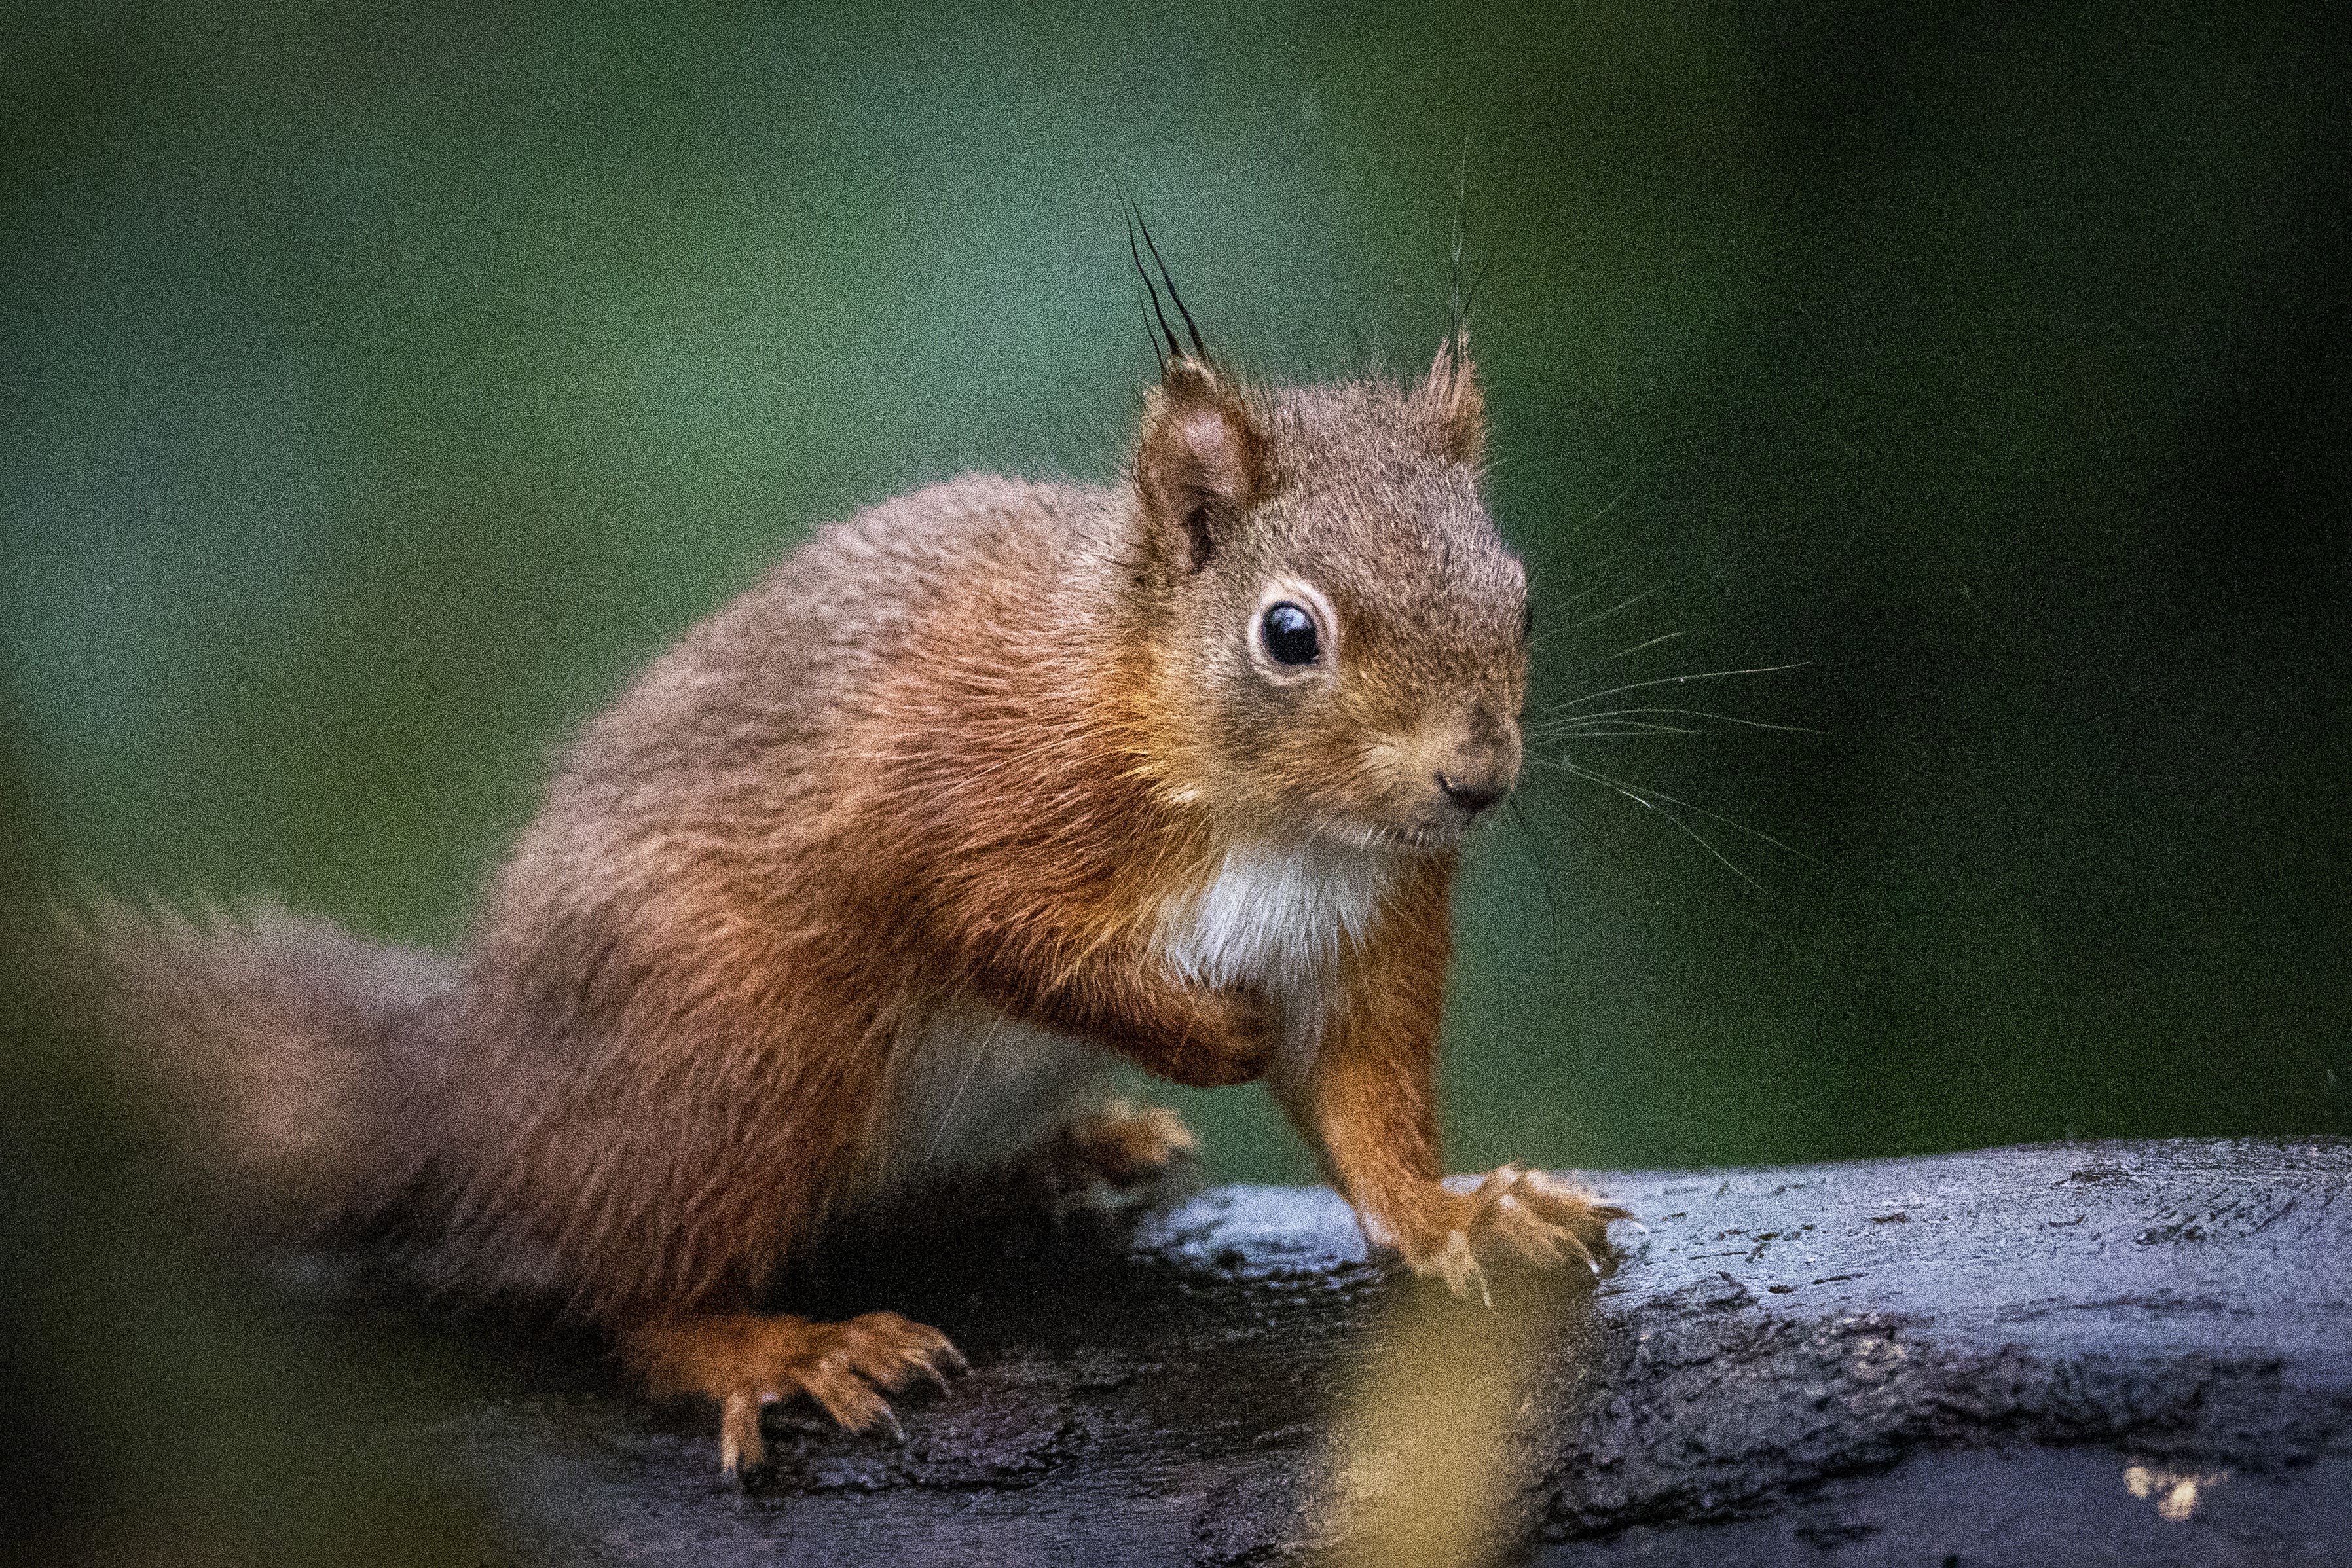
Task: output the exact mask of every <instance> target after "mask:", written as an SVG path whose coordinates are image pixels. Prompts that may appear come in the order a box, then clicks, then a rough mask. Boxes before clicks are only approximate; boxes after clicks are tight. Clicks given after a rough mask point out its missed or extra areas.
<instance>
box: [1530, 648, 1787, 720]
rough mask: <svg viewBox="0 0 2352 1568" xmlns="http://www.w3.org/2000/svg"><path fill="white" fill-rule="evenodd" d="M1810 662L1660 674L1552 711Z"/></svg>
mask: <svg viewBox="0 0 2352 1568" xmlns="http://www.w3.org/2000/svg"><path fill="white" fill-rule="evenodd" d="M1811 662H1812V661H1811V660H1810V659H1799V660H1798V661H1797V662H1796V663H1794V664H1758V665H1756V666H1755V667H1754V668H1752V669H1746V670H1705V671H1701V672H1699V673H1697V674H1688V675H1661V676H1659V677H1658V678H1657V679H1656V680H1654V681H1634V682H1632V683H1630V684H1628V685H1622V686H1611V687H1610V688H1609V689H1608V690H1607V691H1601V692H1587V693H1586V694H1585V695H1582V696H1580V697H1575V698H1572V699H1570V701H1568V702H1564V703H1562V704H1560V706H1559V708H1558V709H1555V710H1554V711H1555V712H1565V711H1567V710H1568V709H1570V708H1572V707H1581V706H1583V705H1584V704H1586V703H1597V702H1599V701H1600V700H1601V698H1602V697H1613V696H1615V695H1617V694H1618V693H1620V692H1638V691H1641V690H1643V689H1644V688H1646V687H1649V686H1672V685H1681V684H1682V683H1683V682H1685V681H1720V680H1727V679H1729V678H1730V677H1732V676H1734V675H1774V674H1780V672H1781V671H1783V670H1801V669H1803V668H1804V667H1805V666H1806V665H1807V664H1811Z"/></svg>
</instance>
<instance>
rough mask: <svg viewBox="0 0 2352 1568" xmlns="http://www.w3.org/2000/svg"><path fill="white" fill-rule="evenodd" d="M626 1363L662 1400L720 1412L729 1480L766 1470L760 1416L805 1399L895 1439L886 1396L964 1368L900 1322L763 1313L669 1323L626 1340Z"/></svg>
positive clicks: (887, 1315)
mask: <svg viewBox="0 0 2352 1568" xmlns="http://www.w3.org/2000/svg"><path fill="white" fill-rule="evenodd" d="M621 1354H623V1356H624V1357H625V1359H626V1360H627V1361H628V1362H629V1364H631V1365H632V1366H634V1367H635V1369H636V1371H637V1372H638V1373H640V1374H641V1375H643V1376H644V1377H645V1379H646V1383H647V1384H648V1385H650V1386H651V1387H652V1389H653V1391H654V1392H655V1393H656V1394H657V1395H671V1394H699V1395H702V1396H706V1397H708V1398H709V1399H711V1400H713V1401H715V1402H717V1404H718V1405H719V1463H720V1464H721V1465H722V1466H724V1467H725V1469H726V1470H727V1473H728V1474H729V1475H736V1474H739V1473H740V1472H741V1471H742V1470H743V1469H746V1468H749V1467H751V1466H756V1465H758V1464H760V1463H761V1461H762V1460H763V1459H765V1458H766V1457H767V1446H766V1445H765V1444H764V1443H762V1442H761V1439H760V1410H761V1406H767V1405H772V1404H774V1403H776V1402H777V1401H779V1400H782V1399H786V1398H790V1397H791V1396H793V1395H795V1394H805V1395H807V1396H809V1397H810V1398H812V1399H814V1400H815V1401H816V1402H817V1403H818V1404H819V1405H821V1406H824V1410H825V1413H826V1414H827V1415H829V1416H832V1417H833V1418H834V1419H835V1421H838V1422H840V1423H841V1424H842V1425H843V1426H844V1427H848V1428H849V1429H850V1430H851V1431H853V1432H862V1431H866V1430H868V1429H869V1428H871V1427H890V1428H892V1429H893V1430H896V1429H897V1427H898V1418H897V1417H896V1416H892V1415H891V1414H890V1406H889V1404H888V1402H887V1401H886V1400H885V1399H884V1398H883V1397H882V1396H883V1394H884V1393H896V1392H898V1390H899V1389H901V1388H903V1387H905V1386H906V1385H908V1383H910V1382H912V1381H913V1380H914V1379H915V1378H916V1377H917V1376H918V1375H920V1376H925V1377H929V1379H931V1381H933V1382H934V1383H937V1384H939V1385H940V1386H941V1387H943V1388H944V1387H945V1386H946V1385H947V1374H948V1373H949V1372H950V1371H951V1370H952V1371H961V1369H962V1368H963V1366H964V1365H965V1362H964V1358H963V1353H962V1352H961V1351H959V1350H957V1349H956V1347H955V1346H954V1345H952V1344H950V1343H948V1338H947V1336H946V1335H945V1334H943V1333H940V1331H939V1330H937V1329H934V1328H926V1327H925V1326H924V1325H922V1324H921V1323H918V1322H909V1321H908V1320H907V1319H905V1318H902V1317H900V1316H899V1315H898V1313H896V1312H866V1313H865V1314H863V1315H862V1316H859V1317H855V1318H851V1319H850V1320H849V1321H848V1322H838V1323H819V1322H810V1321H809V1320H808V1319H806V1318H795V1317H776V1316H772V1315H769V1314H767V1313H762V1312H702V1313H696V1314H692V1315H686V1316H677V1317H663V1318H656V1319H653V1320H650V1321H648V1322H643V1323H640V1324H638V1325H637V1326H636V1327H635V1328H634V1329H632V1330H630V1331H629V1332H627V1333H625V1334H623V1335H622V1336H621Z"/></svg>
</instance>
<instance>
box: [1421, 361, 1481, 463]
mask: <svg viewBox="0 0 2352 1568" xmlns="http://www.w3.org/2000/svg"><path fill="white" fill-rule="evenodd" d="M1413 401H1414V402H1416V403H1417V404H1419V405H1420V407H1421V408H1422V410H1423V413H1424V414H1425V415H1426V416H1427V417H1428V419H1429V421H1430V423H1431V425H1432V427H1433V430H1434V431H1435V433H1436V436H1437V445H1438V449H1439V450H1440V451H1442V452H1443V453H1444V454H1445V455H1446V456H1448V457H1451V458H1452V459H1453V460H1454V462H1456V463H1466V464H1468V465H1471V466H1473V467H1475V466H1476V465H1477V464H1478V460H1479V459H1480V458H1481V457H1483V456H1484V455H1486V395H1485V394H1484V393H1483V392H1480V391H1479V390H1478V371H1477V367H1475V365H1473V364H1472V363H1471V362H1470V335H1469V334H1468V333H1467V332H1465V331H1455V332H1454V333H1453V334H1451V335H1450V336H1448V337H1447V338H1446V340H1445V341H1444V343H1441V344H1440V345H1438V350H1437V358H1436V360H1435V361H1433V362H1432V363H1431V365H1430V367H1429V379H1428V380H1426V381H1424V382H1422V383H1421V386H1420V389H1419V390H1418V391H1416V392H1414V393H1413Z"/></svg>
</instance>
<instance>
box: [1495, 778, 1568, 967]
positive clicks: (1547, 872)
mask: <svg viewBox="0 0 2352 1568" xmlns="http://www.w3.org/2000/svg"><path fill="white" fill-rule="evenodd" d="M1505 804H1507V805H1508V806H1509V807H1510V808H1511V815H1512V816H1513V817H1515V818H1517V820H1518V824H1519V831H1521V832H1522V833H1525V834H1526V835H1527V840H1528V848H1529V849H1531V850H1533V851H1534V852H1535V857H1536V869H1537V871H1538V873H1540V874H1541V876H1542V878H1543V890H1544V908H1545V910H1546V911H1547V912H1548V913H1549V915H1550V916H1551V977H1552V979H1553V980H1554V981H1555V982H1557V981H1558V980H1559V894H1558V893H1557V892H1556V891H1554V889H1553V887H1552V874H1551V857H1550V856H1549V855H1548V854H1546V853H1544V847H1543V836H1542V835H1541V834H1539V833H1538V832H1537V831H1536V830H1535V824H1534V823H1532V822H1530V821H1528V813H1527V808H1526V807H1524V806H1522V805H1521V804H1520V803H1519V799H1518V797H1517V796H1516V795H1513V796H1510V797H1508V798H1507V800H1506V801H1505Z"/></svg>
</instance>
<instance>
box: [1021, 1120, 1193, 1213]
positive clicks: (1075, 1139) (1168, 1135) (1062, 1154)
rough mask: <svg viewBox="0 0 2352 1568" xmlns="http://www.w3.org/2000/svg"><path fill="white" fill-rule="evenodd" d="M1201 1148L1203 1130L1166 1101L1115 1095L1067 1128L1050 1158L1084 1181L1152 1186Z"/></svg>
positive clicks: (1127, 1188) (1063, 1170)
mask: <svg viewBox="0 0 2352 1568" xmlns="http://www.w3.org/2000/svg"><path fill="white" fill-rule="evenodd" d="M1200 1148H1201V1140H1200V1137H1199V1135H1198V1134H1195V1133H1194V1132H1193V1131H1192V1128H1190V1127H1188V1126H1186V1125H1185V1124H1184V1120H1183V1118H1182V1117H1181V1116H1179V1115H1177V1114H1176V1113H1175V1112H1173V1111H1171V1110H1169V1109H1168V1108H1167V1107H1166V1106H1164V1105H1138V1104H1136V1103H1134V1102H1132V1101H1130V1100H1114V1101H1112V1102H1111V1103H1109V1104H1108V1105H1106V1106H1104V1107H1103V1108H1102V1109H1101V1110H1100V1111H1097V1112H1096V1113H1093V1114H1091V1115H1087V1116H1081V1117H1080V1118H1078V1119H1077V1120H1076V1121H1075V1122H1072V1123H1071V1124H1069V1125H1068V1126H1066V1127H1065V1128H1063V1129H1062V1131H1061V1133H1060V1134H1059V1135H1058V1136H1056V1137H1055V1140H1054V1143H1053V1145H1052V1147H1051V1149H1050V1151H1049V1158H1051V1159H1052V1161H1053V1162H1054V1164H1055V1166H1058V1167H1059V1169H1060V1171H1061V1173H1062V1174H1064V1175H1066V1176H1072V1177H1075V1178H1076V1179H1077V1180H1078V1181H1080V1182H1092V1183H1099V1184H1100V1185H1102V1186H1108V1187H1110V1188H1113V1189H1114V1190H1116V1191H1119V1192H1130V1191H1133V1190H1135V1189H1137V1188H1139V1187H1145V1186H1150V1185H1151V1184H1152V1183H1154V1182H1156V1181H1158V1180H1159V1179H1160V1177H1161V1176H1164V1175H1166V1174H1167V1173H1168V1171H1169V1169H1170V1167H1171V1166H1174V1165H1175V1164H1176V1163H1177V1162H1178V1161H1180V1160H1184V1159H1188V1158H1190V1157H1191V1156H1192V1155H1195V1154H1197V1153H1199V1152H1200Z"/></svg>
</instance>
